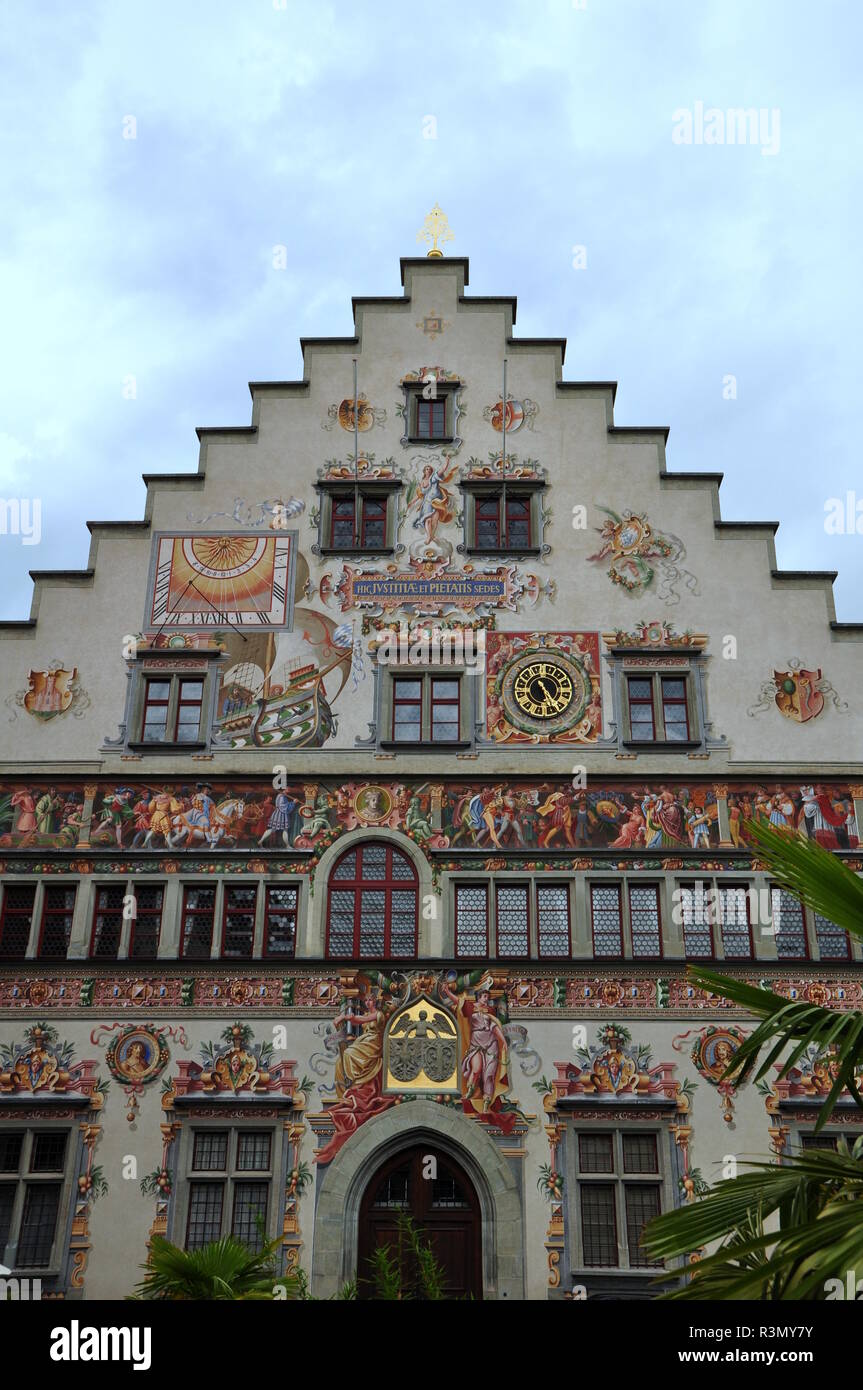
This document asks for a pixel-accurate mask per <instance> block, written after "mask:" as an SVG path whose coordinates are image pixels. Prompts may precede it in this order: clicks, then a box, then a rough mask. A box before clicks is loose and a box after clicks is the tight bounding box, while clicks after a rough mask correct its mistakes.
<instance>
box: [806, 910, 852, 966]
mask: <svg viewBox="0 0 863 1390" xmlns="http://www.w3.org/2000/svg"><path fill="white" fill-rule="evenodd" d="M815 939H816V941H817V942H818V954H819V956H820V957H821V959H822V960H850V959H851V942H850V941H849V939H848V933H847V931H844V930H843V929H842V927H837V926H836V923H835V922H831V921H830V919H829V918H828V917H822V916H821V913H820V912H816V913H815Z"/></svg>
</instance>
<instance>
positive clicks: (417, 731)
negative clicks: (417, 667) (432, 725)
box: [393, 677, 423, 743]
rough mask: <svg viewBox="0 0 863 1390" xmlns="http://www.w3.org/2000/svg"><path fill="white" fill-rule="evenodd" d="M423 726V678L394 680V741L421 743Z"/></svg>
mask: <svg viewBox="0 0 863 1390" xmlns="http://www.w3.org/2000/svg"><path fill="white" fill-rule="evenodd" d="M422 727H423V682H422V680H421V679H418V680H414V679H410V680H405V679H403V678H399V677H397V678H396V679H394V680H393V741H394V742H395V743H421V742H422Z"/></svg>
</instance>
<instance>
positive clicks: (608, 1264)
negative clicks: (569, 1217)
mask: <svg viewBox="0 0 863 1390" xmlns="http://www.w3.org/2000/svg"><path fill="white" fill-rule="evenodd" d="M581 1239H582V1246H583V1249H584V1263H585V1264H586V1265H596V1266H600V1267H601V1268H604V1269H614V1268H616V1267H617V1264H618V1256H617V1222H616V1219H615V1211H614V1183H611V1182H591V1183H582V1184H581Z"/></svg>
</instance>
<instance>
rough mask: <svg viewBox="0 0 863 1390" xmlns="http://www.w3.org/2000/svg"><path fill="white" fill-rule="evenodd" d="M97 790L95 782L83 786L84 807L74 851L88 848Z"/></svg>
mask: <svg viewBox="0 0 863 1390" xmlns="http://www.w3.org/2000/svg"><path fill="white" fill-rule="evenodd" d="M98 791H99V788H98V786H97V785H96V783H95V782H87V783H85V785H84V806H83V809H82V811H81V825H80V828H79V830H78V843H77V845H76V849H89V848H90V829H91V825H92V821H93V802H94V801H95V799H96V796H97V794H98Z"/></svg>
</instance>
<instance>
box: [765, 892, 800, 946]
mask: <svg viewBox="0 0 863 1390" xmlns="http://www.w3.org/2000/svg"><path fill="white" fill-rule="evenodd" d="M770 911H771V915H772V917H773V931H774V938H773V939H774V941H775V942H776V956H777V959H778V960H806V959H807V957H808V955H809V951H808V949H807V946H806V916H805V914H804V911H803V904H802V903H801V902H799V901H798V899H797V898H794V897H792V896H791V894H790V893H786V891H785V889H784V888H771V890H770Z"/></svg>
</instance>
